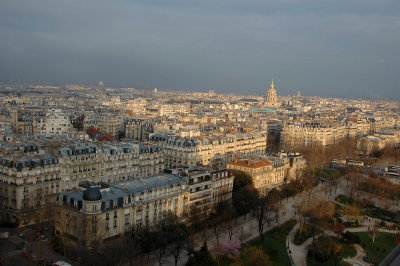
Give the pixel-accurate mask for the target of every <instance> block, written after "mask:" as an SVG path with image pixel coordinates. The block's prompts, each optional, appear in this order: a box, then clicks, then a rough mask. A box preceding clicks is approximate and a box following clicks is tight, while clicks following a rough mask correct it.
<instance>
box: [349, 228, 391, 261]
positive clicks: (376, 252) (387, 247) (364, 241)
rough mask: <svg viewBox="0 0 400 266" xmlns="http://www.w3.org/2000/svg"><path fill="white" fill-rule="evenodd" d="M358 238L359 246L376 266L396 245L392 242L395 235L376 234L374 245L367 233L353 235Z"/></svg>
mask: <svg viewBox="0 0 400 266" xmlns="http://www.w3.org/2000/svg"><path fill="white" fill-rule="evenodd" d="M355 234H356V235H358V236H359V237H360V240H361V244H360V246H361V247H363V248H364V250H365V252H367V255H368V259H369V260H370V261H371V262H373V263H374V264H376V265H378V264H379V263H380V262H381V261H382V260H383V259H384V258H385V257H386V256H387V255H388V254H389V253H390V252H391V251H392V249H393V248H394V247H395V246H396V245H397V243H396V242H395V241H394V239H395V237H396V234H391V233H378V235H377V236H376V238H375V243H372V238H371V237H370V235H369V233H368V232H360V233H355Z"/></svg>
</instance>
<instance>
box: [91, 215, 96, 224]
mask: <svg viewBox="0 0 400 266" xmlns="http://www.w3.org/2000/svg"><path fill="white" fill-rule="evenodd" d="M96 218H97V217H96V215H95V216H92V221H93V222H94V223H95V222H96V220H97V219H96Z"/></svg>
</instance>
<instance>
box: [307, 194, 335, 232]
mask: <svg viewBox="0 0 400 266" xmlns="http://www.w3.org/2000/svg"><path fill="white" fill-rule="evenodd" d="M311 202H312V203H313V205H312V206H310V207H309V208H308V211H307V216H308V217H310V218H311V222H313V223H314V224H317V225H318V226H321V227H327V224H328V221H329V220H330V219H332V218H333V216H334V214H335V205H334V204H333V203H332V202H331V201H330V200H327V199H323V198H314V199H313V200H312V201H311Z"/></svg>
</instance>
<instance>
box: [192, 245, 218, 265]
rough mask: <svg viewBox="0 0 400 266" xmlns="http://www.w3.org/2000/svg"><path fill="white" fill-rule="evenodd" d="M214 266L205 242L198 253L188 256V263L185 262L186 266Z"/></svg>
mask: <svg viewBox="0 0 400 266" xmlns="http://www.w3.org/2000/svg"><path fill="white" fill-rule="evenodd" d="M204 265H207V266H216V265H217V264H216V263H215V261H214V259H213V257H212V255H211V253H210V251H208V247H207V242H204V244H203V246H202V247H201V249H200V250H199V251H195V252H193V254H191V255H190V257H189V259H188V261H187V262H186V266H204Z"/></svg>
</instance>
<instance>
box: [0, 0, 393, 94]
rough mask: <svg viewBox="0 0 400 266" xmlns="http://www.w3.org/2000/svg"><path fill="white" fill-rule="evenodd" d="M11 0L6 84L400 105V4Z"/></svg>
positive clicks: (1, 21)
mask: <svg viewBox="0 0 400 266" xmlns="http://www.w3.org/2000/svg"><path fill="white" fill-rule="evenodd" d="M265 2H267V1H207V0H206V1H144V2H140V1H133V2H132V1H122V0H120V1H103V0H96V1H94V0H86V1H77V0H70V1H61V0H58V1H54V0H53V1H50V0H47V1H46V0H37V1H11V0H6V1H3V2H2V4H1V8H0V36H1V38H0V78H1V79H5V80H7V79H15V78H18V77H20V78H24V79H33V80H60V81H71V82H93V83H94V82H96V81H97V80H104V81H105V84H110V85H129V86H136V87H141V86H147V87H158V88H176V89H208V88H212V89H216V90H217V91H220V92H229V91H232V92H236V93H242V94H245V93H257V94H259V93H264V92H265V82H266V80H270V79H271V78H272V77H274V78H275V79H276V81H277V82H276V83H277V88H278V93H280V94H288V93H291V94H294V93H295V92H296V91H297V90H298V89H299V88H301V89H302V92H303V94H305V95H328V96H350V97H356V96H360V97H364V96H368V95H369V94H368V93H367V92H368V91H376V90H377V91H378V94H379V95H380V96H382V97H391V98H393V97H394V98H399V96H400V93H399V91H400V77H399V75H398V69H400V53H399V52H400V48H399V47H400V16H399V13H400V10H399V7H400V3H397V1H379V3H378V2H377V1H372V0H371V1H361V0H358V1H344V0H342V1H301V0H285V1H279V4H278V3H265Z"/></svg>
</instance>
